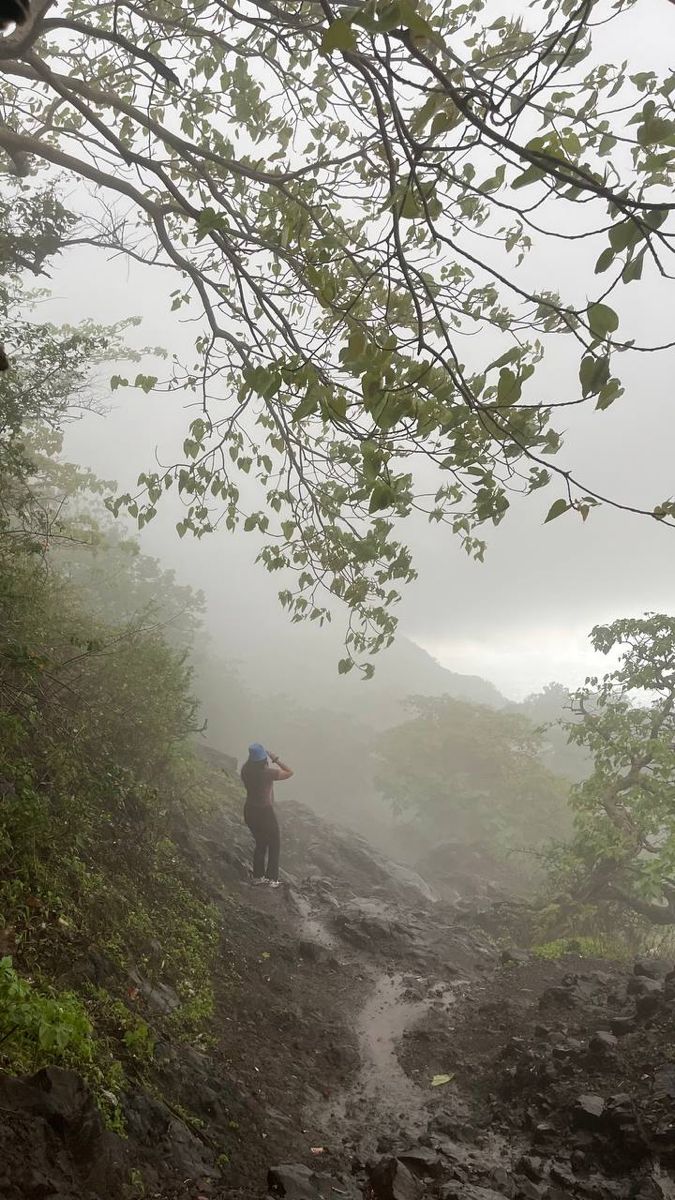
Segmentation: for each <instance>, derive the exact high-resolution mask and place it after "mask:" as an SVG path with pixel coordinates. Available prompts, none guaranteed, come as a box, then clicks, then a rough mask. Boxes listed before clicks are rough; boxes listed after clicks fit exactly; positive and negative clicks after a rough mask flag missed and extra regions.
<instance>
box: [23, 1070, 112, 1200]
mask: <svg viewBox="0 0 675 1200" xmlns="http://www.w3.org/2000/svg"><path fill="white" fill-rule="evenodd" d="M0 1110H4V1111H5V1112H10V1113H12V1115H13V1118H15V1119H20V1120H26V1121H28V1122H30V1128H31V1155H30V1157H29V1159H28V1161H27V1164H26V1165H27V1167H28V1166H30V1168H32V1170H33V1172H34V1173H36V1175H37V1174H40V1172H41V1167H44V1168H45V1169H46V1170H48V1172H49V1177H50V1178H49V1185H48V1186H46V1187H45V1188H43V1189H42V1190H40V1189H39V1188H38V1187H37V1182H36V1180H35V1179H34V1180H33V1181H32V1182H31V1181H29V1180H26V1184H25V1194H26V1195H27V1196H33V1195H34V1196H36V1197H38V1196H40V1197H41V1196H47V1195H49V1196H52V1194H53V1193H54V1192H56V1191H57V1190H58V1188H57V1187H56V1186H55V1184H54V1169H52V1165H51V1163H50V1161H49V1155H50V1150H49V1147H50V1146H53V1147H55V1153H56V1157H57V1163H55V1164H54V1167H55V1169H56V1170H58V1171H59V1175H60V1173H61V1168H62V1166H63V1168H64V1169H65V1171H66V1173H67V1176H68V1179H69V1180H70V1179H72V1177H73V1176H76V1177H77V1178H78V1179H79V1182H80V1186H79V1187H78V1191H81V1192H82V1193H84V1192H86V1193H87V1194H89V1193H90V1191H91V1190H94V1191H96V1192H98V1191H99V1189H100V1191H101V1194H111V1193H113V1192H115V1191H116V1189H117V1188H118V1187H119V1186H121V1184H122V1183H123V1182H124V1181H125V1180H126V1178H127V1177H128V1170H129V1168H128V1162H127V1148H126V1146H125V1144H124V1143H123V1142H122V1141H121V1139H120V1138H119V1137H117V1135H116V1134H114V1133H111V1132H109V1131H108V1130H106V1129H105V1128H104V1125H103V1121H102V1118H101V1114H100V1113H99V1111H98V1108H97V1107H96V1105H95V1104H94V1101H93V1099H92V1096H91V1094H90V1092H89V1090H88V1088H87V1087H86V1085H85V1084H84V1083H83V1081H82V1080H81V1079H80V1077H79V1075H76V1074H75V1073H74V1072H73V1071H66V1070H62V1069H61V1068H59V1067H46V1068H43V1069H42V1070H41V1071H38V1072H37V1073H36V1074H35V1075H32V1076H30V1077H28V1078H26V1079H13V1078H11V1077H10V1076H8V1075H1V1074H0ZM57 1164H58V1165H57ZM17 1194H22V1192H21V1190H20V1189H17ZM69 1194H70V1192H69Z"/></svg>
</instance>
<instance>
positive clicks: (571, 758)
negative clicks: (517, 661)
mask: <svg viewBox="0 0 675 1200" xmlns="http://www.w3.org/2000/svg"><path fill="white" fill-rule="evenodd" d="M570 703H571V693H570V691H569V688H566V687H565V685H564V684H562V683H548V684H546V686H545V687H544V688H543V690H542V691H541V692H533V693H532V694H531V695H529V696H526V697H525V699H524V700H521V702H520V703H519V704H515V705H513V708H514V710H515V711H517V712H520V713H522V714H523V716H525V717H527V719H528V721H531V722H532V723H533V724H534V725H536V726H537V728H538V729H539V730H540V731H541V735H542V749H541V757H542V762H543V763H545V765H546V766H547V767H548V768H549V770H550V771H553V774H554V775H562V776H563V777H564V778H565V779H570V780H572V782H573V783H580V782H581V780H582V779H585V778H586V776H587V775H588V774H589V771H590V769H591V758H590V755H589V754H588V751H587V750H585V749H584V748H583V747H582V746H577V745H575V744H574V743H572V742H570V740H569V737H568V735H567V733H566V731H565V728H564V723H565V721H566V720H568V719H569V715H570Z"/></svg>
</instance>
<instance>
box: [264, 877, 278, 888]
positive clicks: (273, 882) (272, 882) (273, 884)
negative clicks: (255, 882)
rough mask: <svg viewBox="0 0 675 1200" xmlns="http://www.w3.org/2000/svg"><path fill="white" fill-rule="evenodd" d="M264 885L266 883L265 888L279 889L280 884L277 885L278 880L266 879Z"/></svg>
mask: <svg viewBox="0 0 675 1200" xmlns="http://www.w3.org/2000/svg"><path fill="white" fill-rule="evenodd" d="M266 883H267V886H268V887H271V888H278V887H281V884H280V883H279V880H278V879H267V880H266Z"/></svg>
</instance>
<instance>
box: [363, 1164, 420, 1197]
mask: <svg viewBox="0 0 675 1200" xmlns="http://www.w3.org/2000/svg"><path fill="white" fill-rule="evenodd" d="M368 1191H369V1194H370V1195H371V1196H372V1197H374V1198H375V1200H420V1197H421V1196H422V1193H423V1191H424V1184H423V1183H422V1182H421V1181H420V1180H419V1179H416V1178H415V1176H414V1175H413V1173H412V1171H409V1170H408V1168H407V1167H406V1165H405V1164H404V1163H402V1162H400V1161H399V1160H398V1159H397V1158H381V1159H380V1161H379V1162H377V1163H374V1164H372V1165H370V1166H369V1167H368Z"/></svg>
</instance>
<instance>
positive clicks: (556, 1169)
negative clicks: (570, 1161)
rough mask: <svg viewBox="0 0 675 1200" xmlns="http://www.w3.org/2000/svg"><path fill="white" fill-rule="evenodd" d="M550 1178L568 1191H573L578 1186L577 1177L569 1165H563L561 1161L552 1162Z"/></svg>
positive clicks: (549, 1171)
mask: <svg viewBox="0 0 675 1200" xmlns="http://www.w3.org/2000/svg"><path fill="white" fill-rule="evenodd" d="M548 1173H549V1178H550V1179H551V1180H552V1181H553V1183H555V1184H557V1185H558V1187H561V1188H564V1189H565V1190H566V1191H569V1192H572V1191H574V1188H575V1186H576V1182H577V1181H576V1179H575V1178H574V1175H573V1174H572V1172H571V1171H570V1169H569V1167H567V1166H562V1165H561V1164H560V1163H551V1165H550V1167H549V1169H548Z"/></svg>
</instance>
